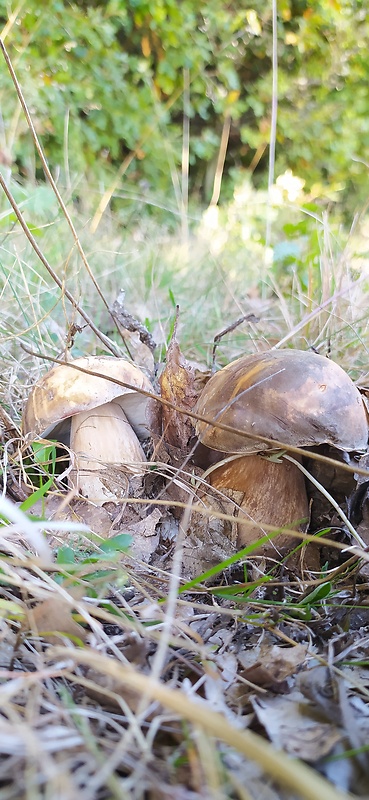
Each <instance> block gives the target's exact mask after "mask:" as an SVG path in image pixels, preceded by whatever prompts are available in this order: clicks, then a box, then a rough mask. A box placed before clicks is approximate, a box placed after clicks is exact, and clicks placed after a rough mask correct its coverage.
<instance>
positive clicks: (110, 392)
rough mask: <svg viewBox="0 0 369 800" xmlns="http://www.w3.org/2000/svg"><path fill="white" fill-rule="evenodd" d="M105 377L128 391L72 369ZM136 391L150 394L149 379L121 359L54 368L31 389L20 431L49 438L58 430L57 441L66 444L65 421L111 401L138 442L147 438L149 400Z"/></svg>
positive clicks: (90, 360) (91, 359)
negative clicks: (138, 439)
mask: <svg viewBox="0 0 369 800" xmlns="http://www.w3.org/2000/svg"><path fill="white" fill-rule="evenodd" d="M74 366H76V367H82V368H83V369H84V370H91V372H97V373H98V375H101V376H104V375H107V376H109V377H110V378H113V379H114V381H121V382H123V383H127V384H129V385H130V386H132V388H130V389H128V388H126V387H125V386H121V385H119V383H114V381H113V380H106V378H104V377H101V378H100V377H98V376H96V375H88V374H87V373H86V372H80V371H79V370H78V369H74V368H73V367H74ZM140 389H143V390H144V391H146V392H152V390H153V389H152V385H151V383H150V381H149V379H148V378H147V377H146V375H144V373H143V372H141V370H140V369H139V368H138V367H136V366H135V365H134V364H131V363H130V362H129V361H126V360H125V359H123V358H112V357H111V356H87V357H83V358H76V359H75V360H74V361H70V362H69V363H67V364H58V365H57V366H55V367H53V368H52V369H51V370H50V371H49V372H47V373H46V374H45V375H43V377H42V378H40V380H39V381H37V383H36V384H35V385H34V387H33V389H32V391H31V393H30V395H29V397H28V400H27V403H26V407H25V410H24V414H23V420H22V427H23V432H24V433H25V434H31V435H32V436H50V434H52V433H53V432H55V428H56V427H57V426H58V428H59V431H60V430H61V431H62V433H61V435H60V436H59V435H58V437H57V438H58V439H59V441H67V439H68V426H70V423H68V425H65V424H63V420H68V419H69V418H70V417H73V416H74V415H75V414H78V413H80V412H81V411H89V410H92V409H94V408H97V407H98V406H102V405H104V404H105V403H109V402H111V401H112V400H115V401H118V402H119V404H120V406H121V407H122V409H123V411H124V413H125V415H126V417H127V419H128V421H129V423H130V425H131V426H132V428H133V430H134V431H135V433H136V434H137V436H138V437H139V438H140V439H145V438H147V437H148V436H149V435H150V433H149V430H148V427H147V426H148V405H149V398H147V397H146V396H145V395H143V394H140Z"/></svg>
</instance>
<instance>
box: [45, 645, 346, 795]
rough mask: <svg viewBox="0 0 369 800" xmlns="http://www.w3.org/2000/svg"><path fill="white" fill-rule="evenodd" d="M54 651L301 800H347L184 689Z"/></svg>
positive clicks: (90, 656)
mask: <svg viewBox="0 0 369 800" xmlns="http://www.w3.org/2000/svg"><path fill="white" fill-rule="evenodd" d="M54 653H55V655H56V656H61V657H63V658H72V659H73V661H75V662H77V663H79V664H87V665H89V666H93V667H94V668H95V669H96V670H98V671H99V672H101V673H104V674H108V675H110V676H111V677H112V678H113V679H114V680H115V681H117V682H119V683H121V684H122V685H125V686H129V687H130V688H131V689H133V690H134V691H137V692H138V693H139V694H141V695H146V696H147V697H150V698H151V699H154V700H156V701H157V702H159V703H162V704H163V705H164V706H165V707H166V708H169V709H170V710H171V711H174V712H175V713H176V714H178V715H179V716H180V717H181V718H183V719H186V720H188V722H191V723H192V724H194V725H198V726H200V728H202V729H203V730H204V731H206V732H207V733H209V734H210V735H211V736H215V737H216V738H218V739H220V740H221V741H223V742H225V743H226V744H228V745H229V746H231V747H234V748H235V749H236V750H238V751H239V752H240V753H242V754H243V755H244V756H245V757H247V758H252V759H253V760H255V761H256V762H257V763H258V764H259V765H260V766H261V767H262V768H263V769H264V770H265V772H266V773H267V774H269V775H271V776H272V777H273V779H274V780H276V781H278V782H279V783H280V784H282V785H283V786H287V787H288V788H290V789H292V790H293V791H297V792H298V793H299V794H300V796H301V797H303V798H304V800H316V798H317V797H322V798H323V797H324V800H349V796H348V795H347V794H345V793H344V792H341V791H339V790H338V789H336V788H333V787H332V786H331V784H329V783H328V782H327V781H326V780H324V778H321V777H319V775H317V773H316V772H314V771H313V770H311V769H310V768H309V767H307V766H306V765H304V764H302V763H301V762H298V761H294V760H291V759H290V758H288V756H286V755H285V754H284V753H282V752H278V751H276V750H275V749H274V748H273V747H272V746H271V745H270V744H269V743H268V742H266V741H264V739H262V738H261V736H258V735H257V734H255V733H253V732H251V731H239V730H237V729H235V728H234V727H233V726H232V725H230V724H229V722H228V721H227V720H226V719H224V717H223V716H222V715H221V714H219V713H217V712H214V711H209V709H208V708H206V707H202V705H201V703H195V702H194V701H193V700H191V699H190V698H189V697H187V696H186V694H184V692H181V691H179V690H176V689H170V688H168V687H167V686H164V685H163V684H161V683H159V682H157V681H155V680H153V679H152V678H149V677H147V676H144V675H140V674H139V673H138V672H136V671H135V670H133V669H132V668H131V667H128V666H122V665H120V664H118V663H117V662H115V661H112V659H109V658H105V657H104V656H100V655H98V654H96V653H91V652H88V653H87V652H86V653H85V652H82V651H76V650H74V651H73V652H71V650H68V649H66V648H59V647H57V648H55V650H54Z"/></svg>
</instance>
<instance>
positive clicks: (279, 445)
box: [0, 176, 369, 478]
mask: <svg viewBox="0 0 369 800" xmlns="http://www.w3.org/2000/svg"><path fill="white" fill-rule="evenodd" d="M0 182H1V176H0ZM22 348H23V350H24V351H25V352H26V353H29V355H30V356H34V357H35V358H40V359H42V360H46V361H52V363H53V364H62V365H63V366H66V367H70V368H71V369H76V370H77V371H78V372H84V373H85V374H86V375H93V376H94V377H96V378H102V379H103V380H106V381H110V382H111V383H116V384H117V385H118V386H123V387H124V388H125V389H131V390H132V391H134V392H138V393H139V394H142V395H144V396H145V397H149V398H150V399H151V400H156V401H157V402H158V403H161V404H162V405H164V406H167V407H168V408H171V409H172V410H173V411H178V412H179V413H180V414H185V415H186V416H187V417H189V418H190V419H193V420H195V421H197V420H198V421H199V422H205V423H206V425H209V426H210V427H211V428H220V430H222V431H227V433H236V434H237V436H241V437H243V438H244V439H253V440H254V441H255V442H266V443H267V444H269V445H270V448H271V449H273V450H287V452H288V453H294V454H295V455H298V456H307V457H309V458H312V459H314V460H315V461H320V462H321V463H323V464H330V465H331V466H333V467H336V468H337V469H341V470H342V471H343V472H349V473H350V475H352V474H354V473H355V474H357V475H365V477H367V478H369V470H367V469H364V468H363V467H359V466H356V465H355V466H354V467H351V466H350V465H349V464H343V463H342V462H341V461H337V460H336V459H335V458H328V456H323V455H322V454H321V453H314V452H312V451H311V450H306V449H305V448H302V447H294V446H293V445H290V444H286V443H285V442H280V441H279V440H278V439H268V437H267V436H259V435H258V434H257V433H251V432H250V431H247V432H246V431H242V430H240V429H239V428H235V427H234V426H232V425H225V424H224V423H223V422H219V421H218V420H214V419H210V417H204V416H202V414H196V412H195V411H189V409H188V408H184V407H183V406H178V405H177V404H176V403H172V402H171V401H170V400H166V399H165V398H164V397H161V396H160V395H158V394H154V392H148V391H146V389H138V388H137V387H136V386H133V385H132V384H131V383H126V382H125V381H119V380H117V378H112V376H111V375H102V374H101V373H100V372H95V371H94V370H93V369H86V368H85V367H81V366H80V365H79V364H76V363H75V362H73V361H64V360H63V359H61V358H54V357H53V356H47V355H44V354H42V353H37V352H36V351H35V350H31V349H30V348H29V347H27V346H26V345H25V344H23V343H22ZM264 455H266V452H265V453H264Z"/></svg>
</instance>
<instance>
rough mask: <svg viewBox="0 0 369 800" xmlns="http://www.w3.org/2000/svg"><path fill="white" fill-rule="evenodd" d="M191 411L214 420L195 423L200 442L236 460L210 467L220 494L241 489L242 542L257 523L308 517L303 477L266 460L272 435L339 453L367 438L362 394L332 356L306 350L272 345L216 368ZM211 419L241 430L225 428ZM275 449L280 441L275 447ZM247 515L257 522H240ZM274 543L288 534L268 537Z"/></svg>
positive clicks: (359, 446)
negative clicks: (324, 446) (254, 437)
mask: <svg viewBox="0 0 369 800" xmlns="http://www.w3.org/2000/svg"><path fill="white" fill-rule="evenodd" d="M196 412H197V413H198V414H199V415H200V416H203V417H207V418H208V419H209V420H212V421H213V422H214V425H213V424H209V423H205V422H202V421H201V420H200V421H198V423H197V426H196V433H197V436H198V438H199V441H200V442H201V443H202V444H203V445H205V446H206V447H208V448H211V449H212V450H217V451H220V452H219V458H222V455H221V454H222V453H223V454H224V453H236V454H239V456H240V457H239V458H235V459H232V460H230V461H228V463H227V462H224V461H223V462H221V464H220V465H219V466H218V467H217V466H215V468H214V469H213V470H212V471H209V472H210V475H209V481H210V483H211V485H212V486H214V487H215V488H216V489H218V490H219V491H221V490H224V489H231V490H232V489H233V490H235V491H237V492H243V493H244V495H243V500H242V501H241V504H240V522H239V526H238V544H239V545H240V546H245V545H247V544H249V543H250V542H251V541H253V540H254V539H255V534H257V536H258V538H260V535H262V534H263V530H262V525H263V524H264V525H273V526H275V527H276V528H282V527H284V526H290V525H291V523H292V524H293V523H295V524H296V523H299V521H301V520H303V519H304V518H306V517H307V516H308V501H307V495H306V489H305V485H304V479H303V476H302V474H301V472H300V470H299V469H298V467H297V466H296V465H295V464H292V463H291V462H287V461H285V460H284V459H282V460H281V463H278V462H272V461H270V460H267V459H266V458H263V457H262V455H261V454H263V453H264V455H266V451H268V450H271V449H273V445H272V444H271V443H270V442H263V441H257V440H255V439H253V438H250V437H249V436H248V435H247V434H255V435H256V436H259V437H263V436H265V437H266V438H267V439H270V440H275V441H276V442H279V443H281V442H282V443H283V444H285V445H286V446H288V445H292V446H295V447H306V446H315V445H320V444H323V443H328V444H330V445H332V446H334V447H336V448H338V449H340V450H345V451H352V450H356V451H362V450H365V448H366V446H367V441H368V418H367V412H366V410H365V407H364V404H363V401H362V399H361V395H360V393H359V391H358V389H357V388H356V387H355V385H354V384H353V382H352V381H351V379H350V378H349V376H348V375H347V374H346V373H345V372H344V370H343V369H341V367H339V366H338V365H337V364H336V363H335V362H334V361H330V360H329V359H327V358H324V357H322V356H319V355H317V354H315V353H313V352H309V351H299V350H280V351H279V350H272V351H269V352H267V353H261V354H253V355H247V356H243V357H242V358H239V359H238V360H237V361H234V362H232V363H231V364H228V366H226V367H224V369H222V370H220V371H219V372H218V373H216V374H215V375H214V376H213V377H212V378H211V379H210V381H209V382H208V383H207V385H206V386H205V388H204V390H203V391H202V393H201V395H200V397H199V400H198V403H197V407H196ZM216 423H221V424H223V425H227V426H229V427H231V428H234V429H238V431H241V432H243V434H244V435H242V433H237V432H232V431H229V430H227V431H225V430H222V429H221V428H219V427H216ZM278 446H279V445H278ZM241 515H246V516H247V517H249V519H251V520H252V521H253V522H254V523H256V524H255V525H247V524H242V522H241ZM273 542H274V544H275V545H277V546H278V548H279V549H280V548H282V549H284V547H285V546H288V542H289V546H291V538H290V537H287V535H282V534H281V535H279V536H277V537H276V538H275V539H273Z"/></svg>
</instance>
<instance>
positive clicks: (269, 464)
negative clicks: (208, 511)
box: [209, 454, 309, 555]
mask: <svg viewBox="0 0 369 800" xmlns="http://www.w3.org/2000/svg"><path fill="white" fill-rule="evenodd" d="M209 480H210V483H211V485H212V486H213V487H214V488H215V489H217V490H219V491H222V489H228V490H229V489H231V490H233V491H236V492H242V493H243V499H242V500H241V502H240V512H239V515H238V538H237V545H238V547H246V546H247V545H248V544H251V543H252V542H254V541H255V540H257V539H260V538H261V537H262V536H263V535H265V531H264V530H263V525H274V526H275V528H276V529H278V528H283V527H290V526H291V525H294V526H295V525H297V526H298V528H299V529H301V528H302V529H305V528H306V519H307V518H308V516H309V504H308V499H307V494H306V489H305V482H304V477H303V475H302V473H301V472H300V471H299V469H298V464H297V463H296V462H295V464H292V463H288V462H287V461H281V462H275V461H270V460H269V459H268V458H264V457H262V456H260V455H251V454H250V455H246V456H240V457H239V458H236V459H234V458H233V459H230V460H225V461H223V463H222V466H219V467H215V469H213V471H212V472H211V474H210V476H209ZM302 521H304V522H302ZM292 547H293V537H291V534H288V533H280V534H278V536H276V537H275V538H273V540H272V541H271V544H270V546H267V545H264V546H263V547H262V552H263V553H264V554H265V555H270V554H271V553H273V552H274V553H275V552H276V550H277V551H282V552H286V551H287V550H291V549H292Z"/></svg>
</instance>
